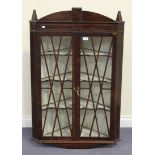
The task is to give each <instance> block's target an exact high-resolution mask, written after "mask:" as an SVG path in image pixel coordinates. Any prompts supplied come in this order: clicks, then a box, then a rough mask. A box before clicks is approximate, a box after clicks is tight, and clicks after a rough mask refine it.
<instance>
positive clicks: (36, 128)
mask: <svg viewBox="0 0 155 155" xmlns="http://www.w3.org/2000/svg"><path fill="white" fill-rule="evenodd" d="M33 24H34V23H31V24H30V26H31V28H32V27H33V28H34V26H35V25H33ZM37 42H38V36H37V33H35V32H32V31H31V32H30V48H31V97H32V135H33V137H35V138H39V137H40V136H41V119H40V116H41V111H40V108H39V107H40V79H39V77H40V65H39V64H40V60H39V55H38V46H37Z"/></svg>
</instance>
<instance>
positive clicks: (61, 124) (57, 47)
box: [40, 35, 73, 137]
mask: <svg viewBox="0 0 155 155" xmlns="http://www.w3.org/2000/svg"><path fill="white" fill-rule="evenodd" d="M40 49H41V50H40V54H41V104H42V105H41V110H42V136H44V137H71V136H72V103H73V100H72V85H73V78H72V73H73V68H72V53H73V52H72V51H73V36H72V35H50V36H49V35H48V36H46V35H45V36H41V37H40Z"/></svg>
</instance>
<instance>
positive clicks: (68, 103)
mask: <svg viewBox="0 0 155 155" xmlns="http://www.w3.org/2000/svg"><path fill="white" fill-rule="evenodd" d="M65 100H66V107H65V102H64V99H63V100H60V103H59V109H62V110H63V109H66V108H67V109H70V110H72V99H71V98H66V99H65ZM55 104H56V107H57V106H58V101H56V102H55ZM55 104H54V102H52V103H50V104H49V109H55ZM86 104H87V100H86V99H83V98H81V99H80V110H82V109H86ZM96 105H97V103H96V102H94V106H95V107H96ZM104 108H105V109H104ZM46 109H47V104H45V105H42V110H46ZM92 109H94V108H93V102H92V101H88V106H87V110H92ZM97 109H101V110H106V111H110V107H109V106H106V105H105V106H103V104H102V103H98V107H97Z"/></svg>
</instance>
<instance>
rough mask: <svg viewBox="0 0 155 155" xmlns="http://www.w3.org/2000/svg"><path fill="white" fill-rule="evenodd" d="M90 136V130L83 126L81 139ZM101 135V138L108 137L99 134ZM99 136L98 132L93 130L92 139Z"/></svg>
mask: <svg viewBox="0 0 155 155" xmlns="http://www.w3.org/2000/svg"><path fill="white" fill-rule="evenodd" d="M80 127H81V125H80ZM89 134H90V128H88V127H85V126H82V132H81V137H89ZM99 134H100V137H108V135H106V134H104V133H101V132H99ZM99 134H98V132H97V131H95V130H92V132H91V137H99Z"/></svg>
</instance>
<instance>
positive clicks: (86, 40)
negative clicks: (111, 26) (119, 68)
mask: <svg viewBox="0 0 155 155" xmlns="http://www.w3.org/2000/svg"><path fill="white" fill-rule="evenodd" d="M111 70H112V37H109V36H102V37H100V36H93V37H90V36H83V37H81V39H80V137H109V134H110V110H111Z"/></svg>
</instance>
